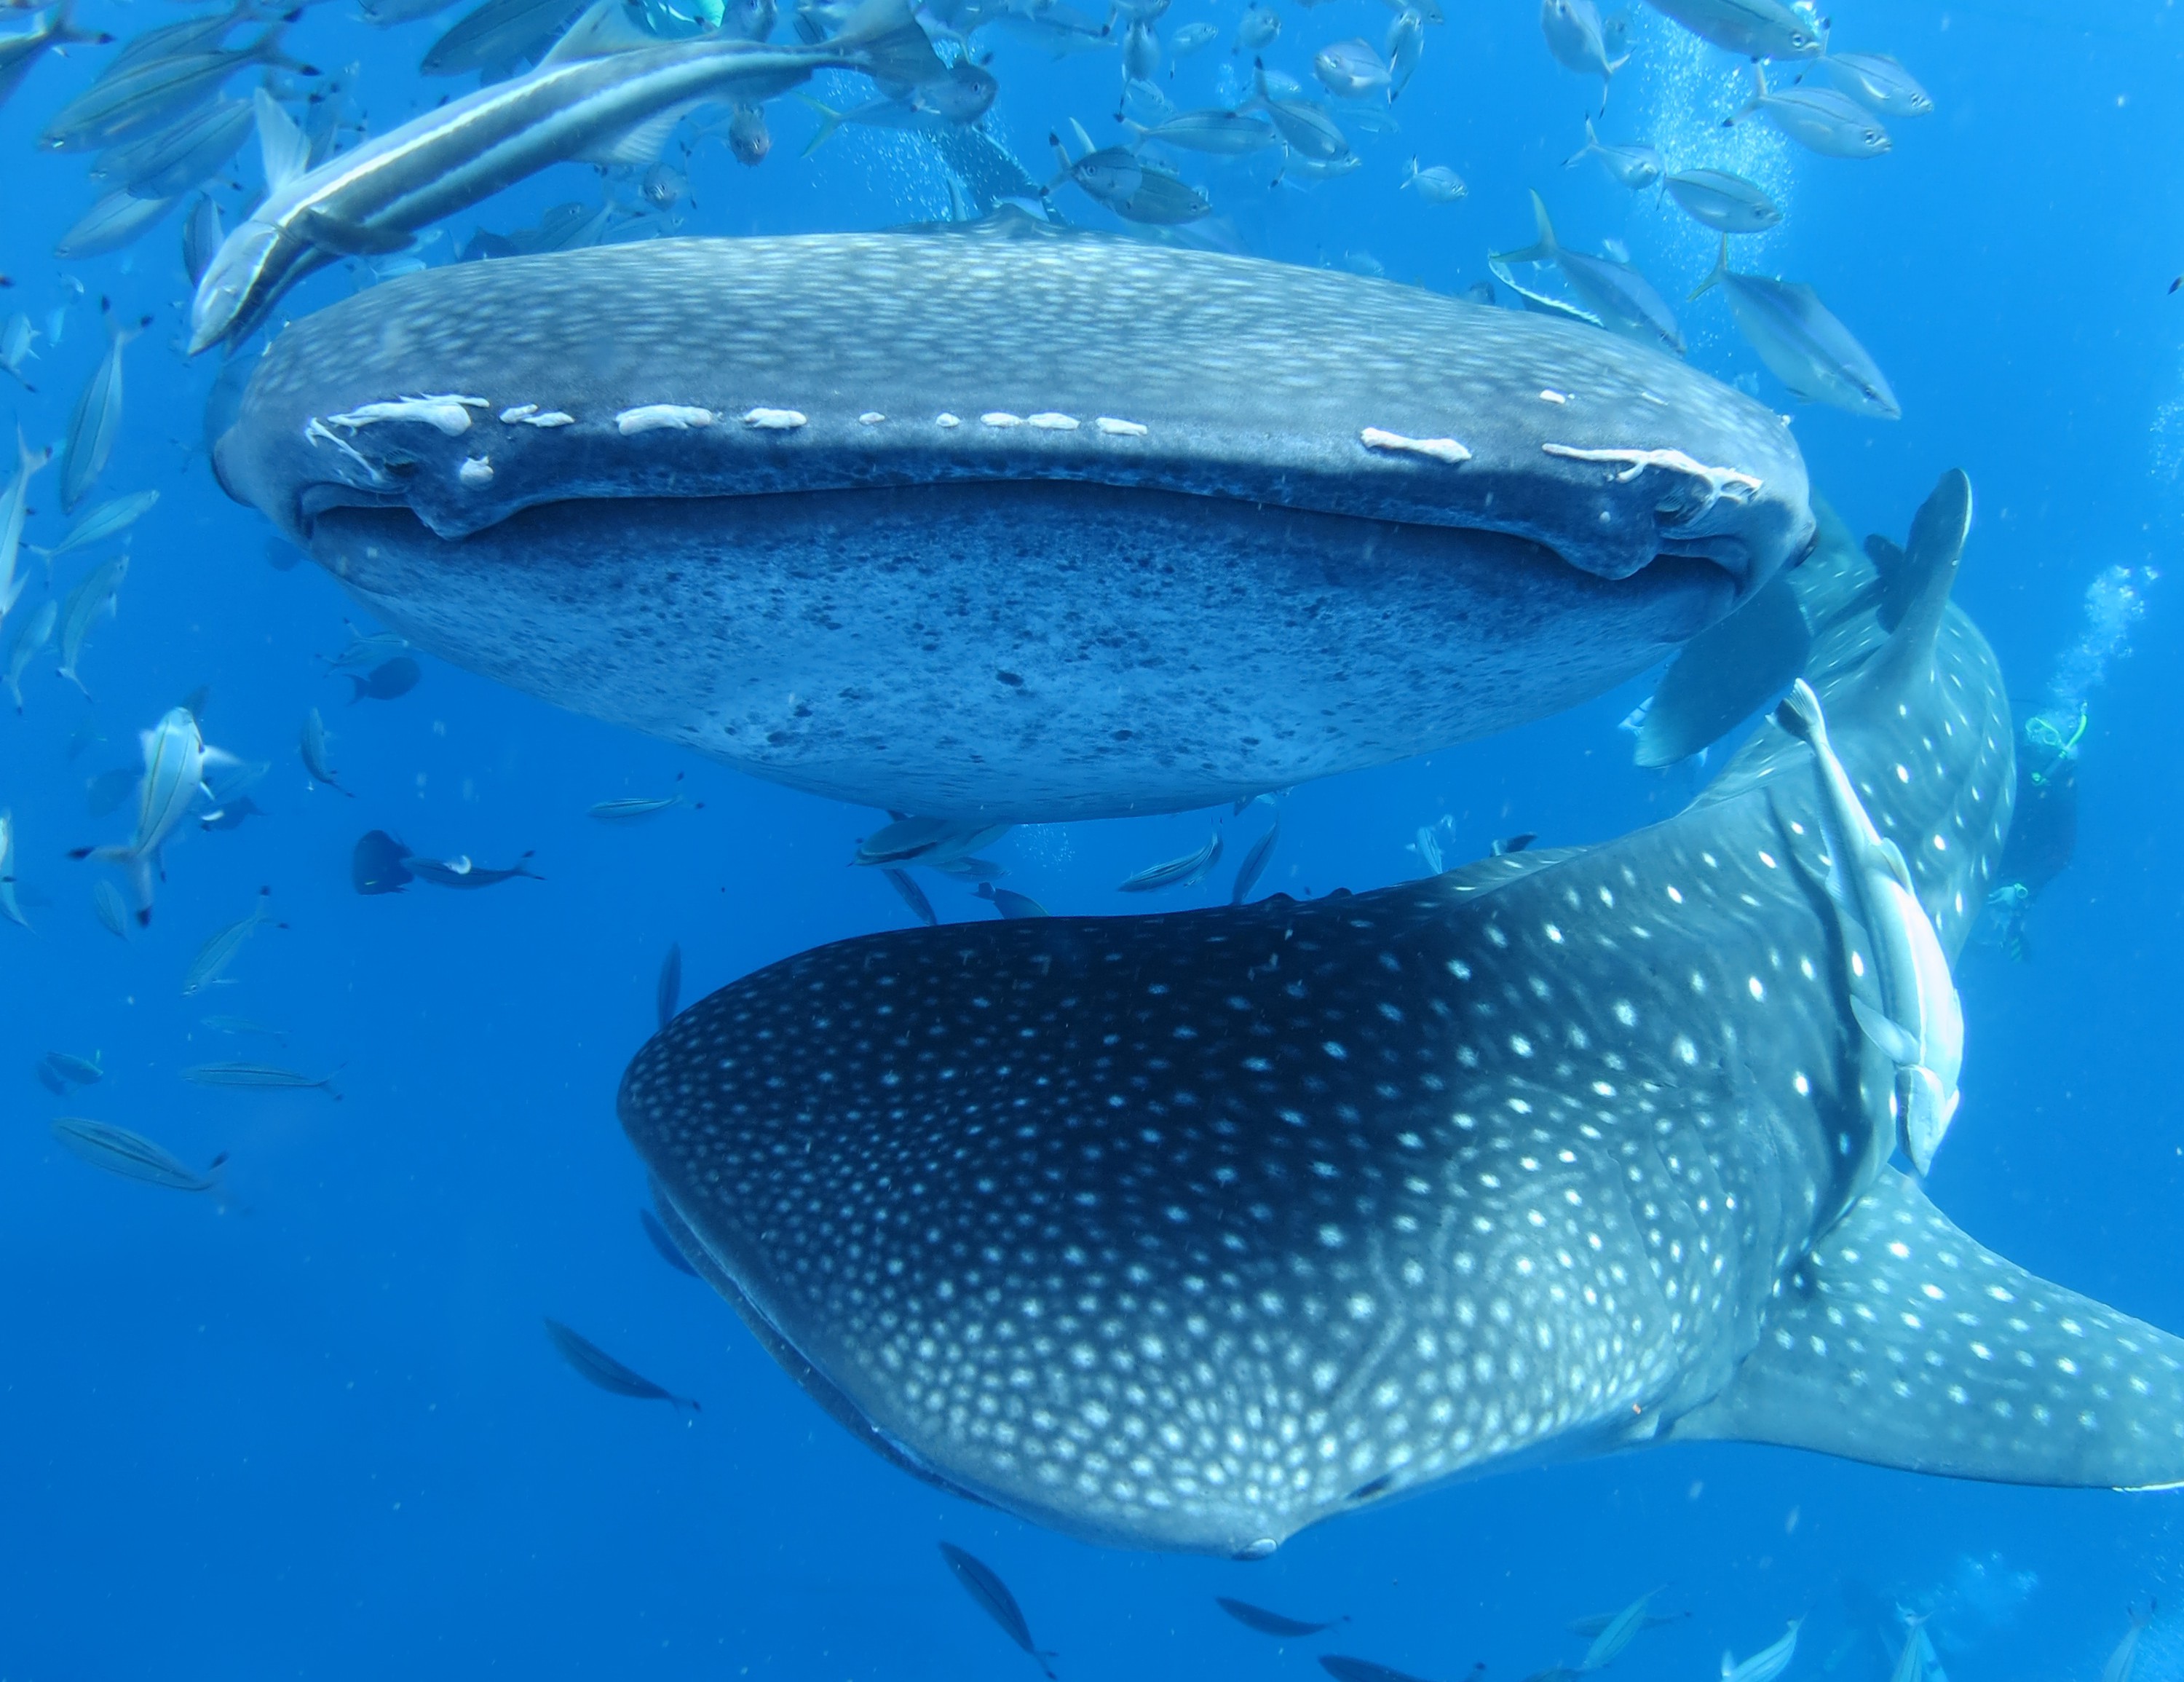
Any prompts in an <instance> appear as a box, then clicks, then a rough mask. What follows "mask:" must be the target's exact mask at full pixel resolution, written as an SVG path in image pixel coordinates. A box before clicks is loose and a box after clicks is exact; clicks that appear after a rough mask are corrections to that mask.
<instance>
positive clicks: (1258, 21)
mask: <svg viewBox="0 0 2184 1682" xmlns="http://www.w3.org/2000/svg"><path fill="white" fill-rule="evenodd" d="M1281 32H1282V17H1281V14H1280V13H1279V12H1277V11H1275V10H1274V9H1273V8H1272V7H1271V6H1260V5H1250V6H1246V7H1245V8H1244V15H1243V18H1242V19H1240V21H1239V22H1238V24H1237V25H1236V43H1235V45H1234V46H1233V47H1230V48H1229V51H1230V52H1231V53H1258V52H1260V51H1262V50H1263V49H1264V48H1266V47H1269V46H1271V45H1273V39H1274V37H1275V36H1278V35H1279V34H1280V33H1281Z"/></svg>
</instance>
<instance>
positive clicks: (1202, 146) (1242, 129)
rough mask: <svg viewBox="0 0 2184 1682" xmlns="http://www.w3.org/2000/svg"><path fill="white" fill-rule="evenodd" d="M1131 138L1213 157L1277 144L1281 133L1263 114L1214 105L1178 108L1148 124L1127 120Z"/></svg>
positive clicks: (1240, 154)
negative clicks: (1253, 114) (1149, 125)
mask: <svg viewBox="0 0 2184 1682" xmlns="http://www.w3.org/2000/svg"><path fill="white" fill-rule="evenodd" d="M1124 126H1125V127H1126V128H1127V129H1128V131H1129V133H1130V137H1131V140H1132V142H1133V143H1134V144H1136V145H1143V144H1145V142H1148V141H1152V142H1158V143H1159V144H1161V145H1162V146H1173V147H1179V148H1182V149H1183V150H1184V151H1186V152H1203V153H1206V154H1208V155H1209V156H1212V157H1216V158H1237V157H1241V156H1243V155H1244V154H1245V153H1251V152H1258V151H1262V150H1264V149H1265V148H1268V147H1270V146H1279V145H1280V144H1281V137H1280V136H1279V135H1277V134H1276V133H1275V132H1274V125H1273V124H1272V123H1270V122H1268V120H1266V119H1265V118H1264V117H1255V116H1249V115H1246V114H1244V113H1242V112H1240V111H1230V110H1228V109H1224V108H1223V107H1221V106H1218V105H1214V106H1208V107H1206V108H1205V109H1201V110H1195V111H1178V112H1177V113H1176V114H1175V115H1173V117H1170V118H1168V119H1167V120H1166V121H1164V122H1161V123H1156V124H1155V125H1152V126H1151V127H1150V128H1148V127H1146V126H1145V125H1144V124H1142V123H1128V124H1125V125H1124Z"/></svg>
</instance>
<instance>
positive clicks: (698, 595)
mask: <svg viewBox="0 0 2184 1682" xmlns="http://www.w3.org/2000/svg"><path fill="white" fill-rule="evenodd" d="M214 459H215V466H216V469H217V471H218V473H219V475H220V481H221V482H222V483H223V484H224V485H225V486H226V487H227V488H228V490H229V492H230V493H231V494H232V495H234V496H236V497H237V498H240V499H241V500H242V501H244V502H247V503H249V504H253V505H254V506H255V507H257V508H259V510H262V511H263V512H264V513H265V515H266V516H267V517H268V518H269V519H270V520H271V521H273V523H274V524H275V525H276V526H278V527H279V528H280V530H281V533H282V534H283V535H284V536H285V537H288V538H289V539H291V540H292V542H294V543H296V544H298V546H299V547H301V548H303V549H306V550H307V551H309V553H310V554H312V555H314V556H315V558H316V559H317V560H319V561H320V564H321V565H325V566H326V567H327V568H328V569H329V570H331V571H332V572H333V573H334V574H335V575H336V576H337V577H338V578H339V579H341V581H342V582H343V583H344V584H345V585H346V586H347V587H348V589H349V590H350V591H351V592H353V593H354V594H355V595H356V596H357V597H358V598H359V599H360V600H361V601H362V602H364V603H365V604H366V605H367V606H368V607H370V610H372V611H373V612H374V613H375V614H376V615H380V616H381V617H382V618H383V619H385V620H386V621H387V622H389V623H391V624H393V625H394V626H397V627H399V628H400V629H401V630H402V632H403V633H404V635H406V636H408V637H409V638H410V639H411V640H412V641H415V642H416V643H420V644H421V645H422V646H424V647H426V648H427V649H431V650H432V651H434V652H435V653H437V654H442V655H443V656H445V657H447V658H448V659H450V660H454V661H456V662H457V663H459V664H461V665H464V666H469V667H471V668H472V669H474V670H476V671H482V672H484V673H486V674H487V675H489V676H492V677H496V678H499V679H500V680H502V681H504V682H508V683H510V684H512V685H514V686H515V687H516V688H521V689H525V690H528V691H530V692H531V693H534V694H538V695H541V696H544V697H546V698H547V699H550V700H553V701H555V702H558V703H560V704H561V705H566V706H569V707H571V708H573V709H575V710H578V711H582V712H585V713H589V714H592V715H594V716H599V717H602V718H606V719H610V720H613V721H617V722H620V723H622V724H625V725H628V726H632V727H636V728H638V729H640V730H643V731H647V732H651V733H652V734H654V735H656V736H660V737H664V738H668V739H671V740H673V741H676V742H678V743H681V744H686V745H688V746H689V747H691V748H694V749H697V750H699V751H700V752H702V753H705V754H706V755H710V756H711V757H713V758H715V759H717V760H724V761H726V762H727V763H729V764H731V765H734V766H739V767H741V768H743V769H744V770H746V771H751V772H754V773H755V774H757V775H760V776H762V777H771V778H774V779H777V780H778V781H781V782H783V783H789V784H792V785H794V786H795V787H798V788H805V789H807V790H811V791H812V792H815V793H818V794H826V795H829V796H833V797H834V798H837V799H844V800H850V801H854V802H858V803H861V804H866V805H875V806H881V807H885V808H889V809H892V810H899V811H907V812H913V813H916V814H918V815H920V816H931V817H936V818H947V819H978V820H983V821H988V822H1057V821H1061V820H1067V819H1076V818H1087V817H1100V816H1119V815H1123V814H1127V813H1131V812H1142V811H1156V810H1183V809H1187V808H1190V807H1195V806H1203V805H1211V804H1214V803H1217V802H1221V801H1227V800H1232V799H1240V798H1244V797H1246V796H1249V795H1251V794H1258V793H1262V792H1265V791H1268V790H1270V789H1274V788H1285V787H1288V786H1290V785H1292V784H1295V783H1299V782H1302V781H1305V780H1307V779H1309V778H1312V777H1322V776H1326V775H1329V774H1331V773H1334V772H1338V771H1348V770H1354V769H1357V768H1360V767H1363V766H1375V765H1380V764H1385V763H1388V762H1390V761H1392V760H1399V759H1402V758H1406V757H1408V756H1410V755H1417V754H1420V753H1424V752H1428V751H1430V750H1432V749H1436V748H1439V747H1442V746H1446V745H1447V744H1451V743H1454V742H1457V741H1462V740H1466V739H1469V738H1474V737H1477V736H1480V735H1484V734H1486V733H1489V732H1493V731H1496V730H1500V729H1502V728H1505V727H1509V726H1511V725H1514V724H1517V723H1520V722H1523V721H1526V720H1529V719H1532V718H1536V717H1538V716H1542V715H1543V714H1546V713H1549V712H1552V711H1555V710H1559V709H1561V708H1563V707H1566V706H1569V705H1574V704H1575V703H1577V702H1580V701H1582V700H1584V699H1588V698H1590V697H1591V696H1592V695H1595V694H1597V693H1602V691H1604V690H1606V689H1607V688H1610V687H1612V686H1613V685H1614V684H1615V683H1617V682H1621V681H1622V680H1624V679H1625V678H1627V677H1633V676H1635V675H1636V674H1637V673H1639V672H1641V671H1644V670H1646V668H1647V667H1649V666H1652V665H1654V664H1656V663H1657V662H1658V661H1659V660H1662V659H1663V658H1664V657H1665V656H1667V655H1668V654H1672V653H1674V651H1675V650H1676V649H1678V648H1679V647H1680V646H1681V645H1682V644H1683V643H1685V641H1686V640H1688V639H1689V638H1691V636H1693V635H1694V634H1695V633H1697V632H1699V631H1701V630H1702V629H1704V628H1705V627H1708V626H1710V625H1712V624H1714V623H1715V622H1717V621H1721V620H1722V619H1724V617H1725V616H1726V615H1729V614H1730V612H1731V611H1732V610H1735V609H1736V607H1738V606H1739V605H1740V604H1742V603H1744V602H1746V601H1747V600H1750V599H1752V598H1753V597H1754V596H1755V595H1757V594H1758V593H1761V592H1762V591H1763V589H1764V588H1765V587H1766V586H1767V584H1768V582H1769V580H1770V578H1772V577H1774V576H1776V575H1777V574H1778V573H1779V572H1780V570H1781V569H1782V568H1783V566H1784V565H1786V563H1788V562H1790V561H1791V560H1796V559H1797V558H1798V557H1799V556H1801V555H1802V554H1805V553H1807V552H1808V550H1809V549H1810V548H1811V547H1812V545H1813V543H1814V530H1815V527H1814V516H1813V514H1812V510H1811V507H1810V504H1809V500H1808V487H1807V482H1806V474H1805V469H1804V465H1803V461H1802V458H1801V457H1800V455H1799V454H1798V451H1797V445H1796V443H1795V442H1794V441H1793V439H1792V438H1791V434H1790V432H1789V429H1788V427H1787V426H1786V423H1785V422H1784V421H1783V419H1782V417H1781V416H1780V415H1775V414H1774V413H1773V412H1772V411H1770V410H1769V409H1766V408H1764V407H1763V406H1762V405H1761V404H1758V403H1755V402H1753V401H1752V400H1751V399H1749V398H1746V397H1745V396H1743V395H1742V394H1741V393H1737V392H1736V391H1734V390H1731V389H1730V388H1729V387H1726V386H1724V385H1722V384H1720V383H1719V382H1716V381H1714V380H1713V379H1711V378H1709V377H1708V376H1706V375H1704V374H1702V373H1699V372H1697V371H1696V370H1691V369H1689V368H1686V367H1685V366H1684V365H1682V364H1681V363H1680V362H1678V361H1677V360H1676V359H1674V358H1672V357H1669V356H1666V355H1663V354H1658V353H1657V352H1654V351H1651V350H1649V349H1647V348H1645V347H1642V346H1639V345H1635V344H1631V343H1626V342H1624V341H1621V340H1619V339H1617V338H1614V337H1611V336H1610V335H1608V334H1606V333H1602V332H1599V331H1593V330H1589V329H1586V328H1584V327H1581V326H1575V325H1573V324H1571V323H1568V322H1562V321H1553V320H1546V319H1544V318H1541V317H1535V316H1531V315H1523V314H1519V313H1516V312H1513V311H1508V310H1502V309H1490V308H1485V307H1482V306H1479V305H1477V304H1469V303H1465V302H1461V301H1458V300H1457V299H1453V298H1443V297H1440V296H1437V295H1435V294H1433V293H1430V292H1424V291H1421V290H1418V289H1416V288H1413V287H1401V286H1396V285H1391V284H1390V283H1388V282H1385V281H1375V280H1368V279H1366V278H1363V277H1362V276H1352V275H1347V274H1336V273H1330V272H1327V271H1323V270H1308V269H1302V268H1297V267H1293V266H1290V265H1281V264H1276V263H1271V262H1267V261H1263V260H1259V259H1250V258H1240V257H1231V256H1227V255H1223V254H1219V253H1209V252H1202V251H1191V250H1181V249H1170V248H1162V247H1158V246H1153V245H1150V244H1145V243H1142V242H1135V241H1132V240H1128V239H1123V238H1119V237H1100V236H1095V235H1089V234H1084V233H1082V232H1079V231H1072V230H1059V229H1054V228H1050V227H1049V226H1046V225H1045V224H1042V223H1039V222H1036V221H1034V220H1033V219H1031V218H1029V217H1028V216H1024V215H1022V214H1021V213H1015V214H1010V215H1005V216H1001V217H999V218H996V219H994V220H990V221H988V222H983V223H978V224H972V225H967V226H966V227H965V228H962V229H948V228H942V229H927V230H922V231H894V232H889V233H878V234H844V235H804V236H796V237H783V238H753V239H692V240H659V241H651V242H646V243H644V244H643V245H642V246H621V247H602V248H593V249H588V250H583V251H569V252H559V253H551V254H545V255H539V256H532V257H521V258H510V259H502V260H499V261H495V262H490V263H473V264H463V265H455V266H453V267H443V268H437V269H432V270H427V271H425V272H423V273H420V274H415V275H411V276H404V277H403V278H401V279H398V280H396V281H390V282H388V283H387V284H384V285H381V286H377V287H372V288H370V290H369V291H368V292H363V293H360V294H359V295H357V296H356V297H354V298H349V299H347V300H345V301H344V302H343V303H340V304H336V305H334V306H332V307H331V308H330V309H326V310H323V311H321V312H320V313H319V314H316V315H310V316H308V317H306V318H304V319H303V320H298V321H297V322H295V323H293V324H292V325H291V326H287V328H286V329H285V330H284V331H281V333H280V334H279V336H278V337H276V338H275V340H274V341H273V343H272V345H271V347H270V349H269V350H268V351H267V352H266V353H265V357H264V358H263V359H262V361H261V363H260V364H259V367H258V368H257V370H256V371H255V372H254V373H253V376H252V377H251V379H250V382H249V385H248V389H247V390H246V391H245V393H244V394H243V396H242V399H241V403H240V405H239V409H238V411H237V417H236V419H235V421H234V423H233V424H232V425H231V426H230V427H228V428H227V429H226V432H224V433H223V435H222V436H221V437H220V440H219V442H218V443H217V445H216V448H215V452H214ZM1754 699H1757V698H1754Z"/></svg>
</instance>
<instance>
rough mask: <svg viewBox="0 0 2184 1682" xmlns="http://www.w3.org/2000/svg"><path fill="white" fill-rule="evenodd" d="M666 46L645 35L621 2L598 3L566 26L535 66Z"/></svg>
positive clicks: (615, 0) (605, 0)
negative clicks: (635, 49)
mask: <svg viewBox="0 0 2184 1682" xmlns="http://www.w3.org/2000/svg"><path fill="white" fill-rule="evenodd" d="M665 44H666V43H664V42H662V41H661V40H660V37H659V36H656V35H648V34H646V33H645V31H643V30H641V29H639V28H638V26H637V25H636V24H635V23H634V22H632V20H631V19H630V16H629V9H628V8H627V7H626V6H625V5H623V3H622V0H598V3H597V4H596V5H594V6H593V7H591V8H589V9H588V10H587V11H586V12H585V13H584V14H583V15H582V17H580V18H578V19H577V21H576V22H574V23H573V24H571V25H569V29H568V32H567V33H566V34H565V35H564V36H562V37H561V38H560V40H559V41H557V42H554V46H553V48H552V50H551V51H549V53H547V54H546V56H545V57H544V58H541V59H540V60H539V61H538V63H539V64H540V66H541V67H542V68H543V67H544V66H545V65H548V64H567V63H569V62H570V61H571V59H575V58H606V57H608V56H609V55H610V54H611V53H627V52H629V51H631V50H632V48H635V47H659V46H663V45H665Z"/></svg>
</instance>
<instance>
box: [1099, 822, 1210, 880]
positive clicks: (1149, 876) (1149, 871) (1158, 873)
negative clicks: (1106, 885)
mask: <svg viewBox="0 0 2184 1682" xmlns="http://www.w3.org/2000/svg"><path fill="white" fill-rule="evenodd" d="M1220 861H1221V832H1220V831H1219V830H1215V831H1214V832H1213V833H1212V834H1211V835H1209V836H1207V837H1206V844H1205V845H1204V846H1202V847H1201V848H1200V849H1198V850H1197V851H1196V852H1195V853H1185V854H1184V855H1183V856H1182V857H1181V858H1179V859H1169V860H1165V861H1164V862H1162V863H1161V864H1156V865H1147V866H1145V868H1144V869H1143V870H1141V871H1139V872H1136V873H1135V874H1134V875H1132V876H1130V877H1126V878H1125V879H1124V880H1123V882H1122V883H1120V884H1119V885H1118V886H1117V889H1116V891H1117V893H1122V894H1155V893H1158V892H1159V891H1160V890H1161V889H1162V888H1195V887H1196V886H1198V884H1199V883H1201V882H1203V881H1205V880H1206V877H1207V875H1208V874H1209V873H1210V872H1212V869H1213V866H1215V865H1217V864H1218V863H1219V862H1220Z"/></svg>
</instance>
